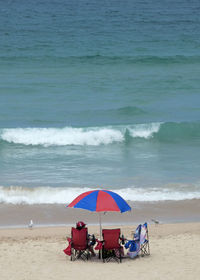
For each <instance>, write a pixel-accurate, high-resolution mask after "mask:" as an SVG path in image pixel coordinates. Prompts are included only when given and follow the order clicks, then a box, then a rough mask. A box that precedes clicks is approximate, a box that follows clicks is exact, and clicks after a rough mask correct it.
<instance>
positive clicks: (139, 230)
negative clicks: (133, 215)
mask: <svg viewBox="0 0 200 280" xmlns="http://www.w3.org/2000/svg"><path fill="white" fill-rule="evenodd" d="M141 227H142V225H141V224H140V225H138V227H137V228H136V230H135V233H134V235H133V239H134V240H135V241H139V240H140V233H141Z"/></svg>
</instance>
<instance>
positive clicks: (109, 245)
mask: <svg viewBox="0 0 200 280" xmlns="http://www.w3.org/2000/svg"><path fill="white" fill-rule="evenodd" d="M102 236H103V241H104V248H105V249H107V250H112V249H118V248H120V243H119V240H120V228H117V229H103V230H102Z"/></svg>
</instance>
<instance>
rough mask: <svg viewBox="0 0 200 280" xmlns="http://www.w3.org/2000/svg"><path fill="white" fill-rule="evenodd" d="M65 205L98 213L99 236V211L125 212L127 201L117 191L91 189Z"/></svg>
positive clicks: (128, 208)
mask: <svg viewBox="0 0 200 280" xmlns="http://www.w3.org/2000/svg"><path fill="white" fill-rule="evenodd" d="M67 207H71V208H80V209H85V210H89V211H92V212H98V213H99V224H100V238H101V212H121V213H123V212H127V211H130V210H131V207H130V206H129V205H128V203H127V202H126V201H125V200H124V199H123V198H122V197H121V196H120V195H118V194H117V193H115V192H112V191H108V190H92V191H88V192H84V193H82V194H80V195H79V196H77V197H76V198H75V199H74V200H73V201H72V202H71V203H70V204H69V205H68V206H67Z"/></svg>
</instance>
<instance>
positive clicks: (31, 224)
mask: <svg viewBox="0 0 200 280" xmlns="http://www.w3.org/2000/svg"><path fill="white" fill-rule="evenodd" d="M28 227H29V228H30V229H32V228H33V220H30V223H29V225H28Z"/></svg>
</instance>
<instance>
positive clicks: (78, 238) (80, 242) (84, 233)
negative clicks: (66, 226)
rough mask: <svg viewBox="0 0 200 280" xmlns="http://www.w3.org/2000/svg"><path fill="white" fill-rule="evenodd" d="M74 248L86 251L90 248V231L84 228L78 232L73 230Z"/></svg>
mask: <svg viewBox="0 0 200 280" xmlns="http://www.w3.org/2000/svg"><path fill="white" fill-rule="evenodd" d="M71 233H72V247H73V248H74V249H76V250H86V249H87V247H88V240H87V237H88V229H87V228H82V229H81V230H78V229H76V228H74V227H73V228H72V232H71Z"/></svg>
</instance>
